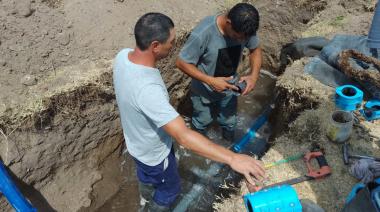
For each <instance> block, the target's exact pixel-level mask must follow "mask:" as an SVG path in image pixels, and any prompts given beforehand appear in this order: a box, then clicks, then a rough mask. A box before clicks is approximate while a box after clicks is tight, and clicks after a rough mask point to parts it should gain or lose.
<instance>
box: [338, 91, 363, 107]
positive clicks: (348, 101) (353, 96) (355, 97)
mask: <svg viewBox="0 0 380 212" xmlns="http://www.w3.org/2000/svg"><path fill="white" fill-rule="evenodd" d="M335 94H336V95H335V104H336V106H337V107H338V108H340V109H341V110H344V111H354V110H356V109H357V108H358V107H359V106H360V104H361V102H362V101H363V96H364V93H363V91H362V90H360V89H359V88H357V87H355V86H353V85H343V86H340V87H337V88H336V89H335Z"/></svg>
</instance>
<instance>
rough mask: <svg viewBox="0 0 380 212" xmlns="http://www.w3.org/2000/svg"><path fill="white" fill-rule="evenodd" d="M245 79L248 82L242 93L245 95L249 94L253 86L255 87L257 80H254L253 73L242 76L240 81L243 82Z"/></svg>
mask: <svg viewBox="0 0 380 212" xmlns="http://www.w3.org/2000/svg"><path fill="white" fill-rule="evenodd" d="M243 81H245V83H247V87H245V89H244V91H243V92H242V93H241V95H243V96H244V95H247V94H248V93H249V92H251V91H252V89H253V88H255V86H256V80H254V78H253V77H252V75H248V76H244V77H240V80H239V82H243Z"/></svg>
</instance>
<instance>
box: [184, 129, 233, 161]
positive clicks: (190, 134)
mask: <svg viewBox="0 0 380 212" xmlns="http://www.w3.org/2000/svg"><path fill="white" fill-rule="evenodd" d="M177 139H178V140H177V141H178V143H180V144H181V145H182V146H184V147H185V148H187V149H190V150H192V151H193V152H195V153H196V154H198V155H201V156H203V157H206V158H208V159H211V160H213V161H217V162H221V163H225V164H228V165H230V164H231V160H232V157H233V155H234V153H233V152H232V151H231V150H228V149H227V148H224V147H223V146H220V145H217V144H215V143H213V142H212V141H210V140H209V139H207V138H206V137H204V136H203V135H201V134H199V133H197V132H195V131H193V130H190V129H189V130H187V132H186V133H184V134H183V135H181V136H179V137H178V138H177Z"/></svg>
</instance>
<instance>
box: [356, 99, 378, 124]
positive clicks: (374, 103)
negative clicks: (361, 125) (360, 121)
mask: <svg viewBox="0 0 380 212" xmlns="http://www.w3.org/2000/svg"><path fill="white" fill-rule="evenodd" d="M360 113H361V114H362V116H363V117H364V118H365V119H366V120H367V121H373V120H376V119H380V101H379V100H370V101H368V102H367V103H366V104H365V105H364V108H363V109H361V110H360Z"/></svg>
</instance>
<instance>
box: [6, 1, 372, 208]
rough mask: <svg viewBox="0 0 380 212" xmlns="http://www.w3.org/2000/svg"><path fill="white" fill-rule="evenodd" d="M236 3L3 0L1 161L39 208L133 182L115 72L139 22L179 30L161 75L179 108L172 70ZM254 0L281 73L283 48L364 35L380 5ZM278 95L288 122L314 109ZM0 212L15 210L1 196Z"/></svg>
mask: <svg viewBox="0 0 380 212" xmlns="http://www.w3.org/2000/svg"><path fill="white" fill-rule="evenodd" d="M236 2H238V1H234V0H220V1H217V0H207V1H204V0H203V1H202V0H195V1H175V0H163V1H138V0H128V1H116V0H108V1H104V0H91V1H90V0H0V87H1V92H0V130H1V131H0V134H1V135H0V138H1V139H0V156H1V159H2V160H3V161H4V163H5V164H6V165H7V166H8V167H9V168H10V170H11V172H12V173H13V174H14V176H15V178H17V179H18V181H19V185H20V187H21V188H22V190H23V191H25V192H26V193H27V196H28V197H29V198H30V200H31V201H32V202H33V204H34V205H36V207H38V208H39V209H41V210H42V211H52V210H57V211H78V210H81V209H82V210H85V209H86V208H92V209H96V208H98V207H100V206H101V205H102V204H103V203H104V202H105V201H106V200H107V198H109V197H111V196H112V195H113V194H114V193H116V192H117V190H118V185H119V183H120V182H121V181H122V180H123V179H124V176H126V175H127V177H134V176H133V175H132V174H130V173H131V172H132V171H131V170H132V169H133V167H132V166H131V164H130V163H129V164H128V165H127V166H126V169H124V170H120V161H122V157H121V152H122V149H123V147H122V143H123V139H122V134H121V128H120V120H119V118H118V112H117V108H116V105H115V97H114V94H113V88H112V79H111V77H112V76H111V73H112V58H113V57H114V55H115V54H116V53H117V52H118V51H119V50H120V49H122V48H125V47H133V44H134V40H133V34H132V31H133V26H134V23H135V22H136V20H137V18H138V17H139V16H141V15H142V14H144V13H146V12H150V11H159V12H163V13H165V14H168V15H169V16H170V17H172V18H173V20H174V22H175V24H176V26H177V32H178V35H179V36H178V37H179V39H178V42H177V45H176V46H177V48H176V49H175V50H174V51H173V54H172V55H171V56H170V57H169V58H168V59H166V60H165V61H163V62H162V63H160V68H161V72H162V74H163V76H164V80H165V82H166V84H167V87H168V90H169V93H170V96H171V101H172V103H173V104H174V105H176V106H178V105H181V102H186V101H184V98H185V96H186V93H187V88H188V83H189V79H188V78H187V77H185V76H184V75H183V74H182V73H181V72H179V71H178V70H174V69H175V68H174V63H173V62H174V59H175V55H176V53H177V52H178V50H179V47H180V46H181V45H182V43H183V42H184V40H185V39H186V35H187V34H188V32H189V31H190V30H191V28H192V27H193V26H194V25H195V24H196V23H197V22H198V21H199V20H200V19H201V18H203V17H204V16H207V15H213V14H215V13H218V12H220V11H224V10H225V8H227V7H229V6H231V5H234V3H236ZM249 2H252V3H253V4H254V5H255V6H256V7H257V8H258V9H259V11H260V13H261V17H262V21H261V26H260V32H259V35H260V38H261V43H262V47H263V50H264V67H265V68H267V69H269V70H271V71H272V72H274V73H279V71H278V68H279V55H280V52H281V48H282V46H283V45H285V44H286V43H289V42H292V41H294V40H296V39H297V38H300V37H307V36H314V35H322V36H327V37H329V38H330V37H331V36H333V35H334V33H338V32H344V33H353V34H366V33H367V32H368V25H369V23H370V17H371V15H372V12H373V6H374V1H365V0H351V1H343V0H340V1H338V0H334V1H323V0H298V1H264V0H256V1H249ZM298 77H300V78H303V76H302V73H299V76H298ZM280 87H281V86H280ZM281 88H282V89H283V91H284V92H283V93H284V94H286V95H287V96H286V97H287V98H285V99H284V100H286V101H284V102H283V106H284V108H287V107H289V108H290V109H289V110H288V111H287V113H281V114H284V115H285V116H289V117H290V118H291V117H293V115H294V114H296V113H298V112H300V111H302V110H304V109H305V108H310V107H312V106H311V105H314V101H304V99H305V98H308V97H307V96H305V95H301V94H302V93H297V92H298V91H300V92H303V91H302V90H299V89H297V88H295V86H294V82H293V84H292V83H289V84H288V85H287V86H282V87H281ZM291 101H294V102H293V103H294V104H290V102H291ZM304 103H305V104H304ZM180 107H184V106H183V104H182V105H181V106H180ZM280 108H281V107H280ZM179 109H181V108H179ZM281 120H286V121H287V120H288V119H287V118H286V117H284V118H281ZM289 120H290V119H289ZM284 123H285V121H284ZM110 161H114V163H113V162H110ZM111 167H112V168H111ZM110 170H113V171H114V172H113V173H112V174H110ZM117 170H118V171H117ZM0 208H1V209H0V210H2V211H8V210H9V209H10V206H9V205H8V204H7V203H6V201H5V200H4V198H3V199H2V200H1V203H0Z"/></svg>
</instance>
